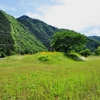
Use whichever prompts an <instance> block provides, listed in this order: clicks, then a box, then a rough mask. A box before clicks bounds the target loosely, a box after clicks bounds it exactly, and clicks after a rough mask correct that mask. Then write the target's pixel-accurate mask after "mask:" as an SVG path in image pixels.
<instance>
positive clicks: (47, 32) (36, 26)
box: [17, 15, 59, 49]
mask: <svg viewBox="0 0 100 100" xmlns="http://www.w3.org/2000/svg"><path fill="white" fill-rule="evenodd" d="M17 20H18V21H19V22H21V23H22V24H23V25H25V26H26V27H27V28H28V29H29V31H30V32H32V33H33V34H34V35H35V37H36V38H37V39H38V40H40V41H41V42H42V43H43V44H44V45H45V46H46V47H47V48H48V49H50V43H51V36H52V34H54V33H55V32H57V31H58V30H59V29H58V28H56V27H53V26H50V25H48V24H46V23H44V22H43V21H40V20H38V19H32V18H30V17H28V16H25V15H24V16H22V17H20V18H18V19H17Z"/></svg>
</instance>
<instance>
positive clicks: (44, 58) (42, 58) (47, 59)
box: [38, 55, 49, 62]
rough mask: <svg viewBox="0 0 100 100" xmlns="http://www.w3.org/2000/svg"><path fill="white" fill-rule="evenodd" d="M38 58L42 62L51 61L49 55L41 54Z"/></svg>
mask: <svg viewBox="0 0 100 100" xmlns="http://www.w3.org/2000/svg"><path fill="white" fill-rule="evenodd" d="M38 59H39V60H40V61H42V62H46V61H49V57H48V56H47V55H41V56H40V57H39V58H38Z"/></svg>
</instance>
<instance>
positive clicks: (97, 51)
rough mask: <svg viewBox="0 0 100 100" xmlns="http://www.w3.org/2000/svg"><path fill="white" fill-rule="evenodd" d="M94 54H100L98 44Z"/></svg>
mask: <svg viewBox="0 0 100 100" xmlns="http://www.w3.org/2000/svg"><path fill="white" fill-rule="evenodd" d="M95 55H100V46H99V47H98V48H97V49H96V50H95Z"/></svg>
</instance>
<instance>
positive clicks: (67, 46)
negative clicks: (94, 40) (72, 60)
mask: <svg viewBox="0 0 100 100" xmlns="http://www.w3.org/2000/svg"><path fill="white" fill-rule="evenodd" d="M86 42H87V37H86V36H85V35H83V34H80V33H77V32H75V31H73V30H61V31H59V32H56V33H55V34H54V35H53V38H52V44H51V45H52V47H53V49H54V50H55V51H61V52H65V53H69V52H71V51H75V52H79V51H80V50H82V48H83V47H84V46H85V43H86Z"/></svg>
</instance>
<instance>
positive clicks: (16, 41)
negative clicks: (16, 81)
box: [0, 10, 47, 56]
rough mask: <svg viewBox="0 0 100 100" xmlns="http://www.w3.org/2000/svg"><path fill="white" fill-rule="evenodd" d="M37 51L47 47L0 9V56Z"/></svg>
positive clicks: (45, 49)
mask: <svg viewBox="0 0 100 100" xmlns="http://www.w3.org/2000/svg"><path fill="white" fill-rule="evenodd" d="M38 51H47V48H46V47H45V46H44V45H43V44H42V43H41V41H39V40H38V39H36V37H35V36H34V34H33V33H32V32H31V31H29V30H28V28H27V27H25V26H24V25H23V24H21V23H20V22H19V21H17V20H16V19H15V18H14V17H13V16H10V15H8V14H6V13H5V12H3V11H1V10H0V56H2V55H11V54H12V53H20V54H25V53H36V52H38Z"/></svg>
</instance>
